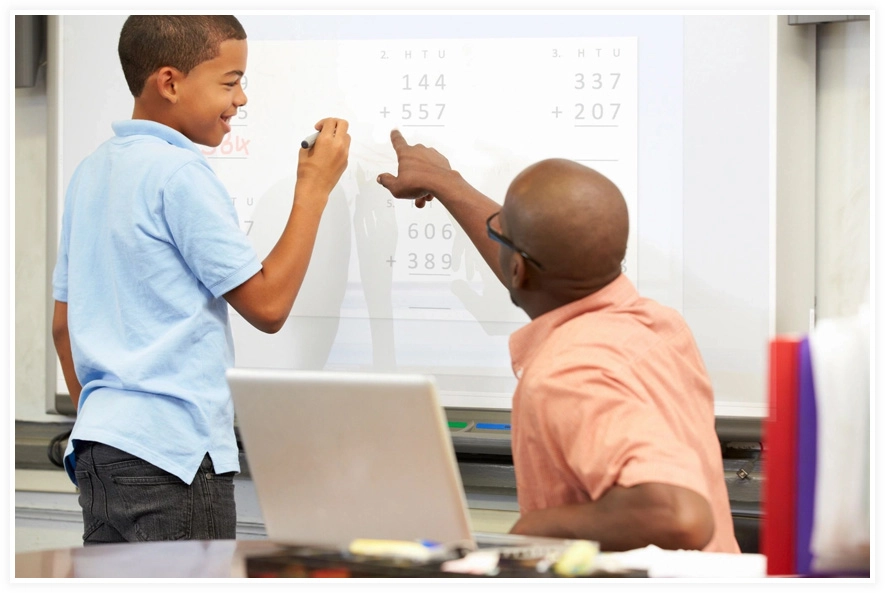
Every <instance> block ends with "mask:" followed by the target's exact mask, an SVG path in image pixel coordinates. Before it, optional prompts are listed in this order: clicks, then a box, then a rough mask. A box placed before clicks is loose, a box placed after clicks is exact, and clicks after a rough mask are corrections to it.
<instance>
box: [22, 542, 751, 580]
mask: <svg viewBox="0 0 885 593" xmlns="http://www.w3.org/2000/svg"><path fill="white" fill-rule="evenodd" d="M290 549H291V548H290ZM286 550H287V547H286V546H283V545H281V544H277V543H274V542H272V541H270V540H216V541H194V540H186V541H171V542H145V543H134V544H105V545H99V546H89V547H79V546H78V547H73V548H63V549H56V550H43V551H36V552H23V553H20V554H16V556H15V575H14V576H15V578H16V579H22V578H71V577H80V578H167V579H181V578H212V579H216V578H245V577H246V558H247V556H270V555H273V554H274V553H279V552H285V551H286ZM607 556H609V555H607ZM610 556H611V557H612V558H614V557H620V562H621V563H622V564H623V565H624V567H631V568H633V569H637V570H638V569H640V568H648V575H649V576H661V577H700V578H732V579H735V578H737V579H760V578H764V577H765V558H764V557H763V556H760V555H758V554H708V553H704V552H688V551H678V552H674V551H666V550H660V549H657V548H654V546H649V548H643V549H641V550H635V551H632V552H624V553H617V554H611V555H610ZM643 572H644V571H643ZM404 576H405V575H404ZM411 576H415V575H411ZM452 576H457V575H454V574H453V575H452ZM463 576H466V575H463ZM501 576H504V575H503V574H502V575H501ZM510 576H513V575H510ZM518 576H523V575H518ZM526 576H530V575H526ZM531 576H542V575H538V574H537V573H535V574H534V575H531ZM599 576H602V575H599ZM612 576H614V575H612ZM621 576H636V574H635V573H633V574H630V573H629V572H628V573H625V574H622V575H621Z"/></svg>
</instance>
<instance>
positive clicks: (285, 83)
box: [51, 13, 774, 416]
mask: <svg viewBox="0 0 885 593" xmlns="http://www.w3.org/2000/svg"><path fill="white" fill-rule="evenodd" d="M239 18H240V20H241V22H242V23H243V25H244V27H245V29H246V31H247V33H248V36H249V59H248V68H247V72H246V76H245V78H244V81H243V83H244V87H245V92H246V94H247V96H248V99H249V101H248V104H247V105H246V106H245V107H244V108H242V109H241V110H240V112H239V114H238V119H237V120H236V121H235V122H234V126H233V130H232V132H231V133H230V134H229V135H228V136H227V137H226V138H225V139H224V141H223V142H222V144H221V145H220V146H218V147H215V148H209V147H207V148H205V150H204V151H203V152H204V154H205V155H206V157H207V158H208V159H209V161H210V163H211V164H212V166H213V168H215V170H216V172H217V173H218V175H219V177H220V178H221V180H222V181H223V182H224V184H225V185H226V187H227V188H228V190H229V192H230V194H231V197H232V199H233V200H234V204H235V206H236V209H237V212H238V215H239V217H240V224H241V227H242V228H243V230H244V231H245V232H247V233H248V234H249V237H250V238H251V239H252V241H253V244H254V245H255V247H256V250H257V251H258V253H259V256H260V257H262V258H263V257H264V255H266V254H267V252H268V251H269V250H270V248H271V247H272V246H273V244H274V243H275V242H276V240H277V238H278V237H279V234H280V233H281V232H282V229H283V225H284V224H285V220H286V218H287V216H288V213H289V210H290V207H291V199H292V191H293V187H294V182H295V169H296V165H297V154H298V147H299V142H300V140H301V139H302V138H304V137H305V136H306V135H307V134H309V133H310V132H311V131H312V129H313V125H314V123H315V122H316V121H317V120H319V119H321V118H323V117H327V116H336V117H343V118H345V119H347V120H349V122H350V134H351V136H352V139H353V141H352V145H351V153H350V159H349V166H348V168H347V170H346V171H345V173H344V175H343V176H342V178H341V181H340V183H339V184H338V186H337V187H336V188H335V190H334V191H333V193H332V195H331V197H330V200H329V204H328V206H327V209H326V212H325V214H324V216H323V220H322V223H321V225H320V231H319V235H318V238H317V243H316V247H315V250H314V256H313V259H312V261H311V265H310V268H309V270H308V273H307V277H306V278H305V282H304V285H303V289H302V291H301V293H300V294H299V296H298V298H297V300H296V303H295V306H294V308H293V311H292V314H291V317H290V319H289V320H288V322H287V323H286V324H285V326H284V328H283V329H282V330H281V331H280V332H279V333H278V334H274V335H266V334H262V333H261V332H259V331H257V330H255V329H253V328H252V327H251V326H249V325H248V323H246V322H245V321H244V320H243V319H242V318H241V317H239V316H238V315H237V314H236V313H235V312H234V311H233V310H231V317H232V326H233V332H234V339H235V347H236V362H237V366H241V367H265V368H293V369H316V370H319V369H326V370H346V371H368V372H373V371H374V372H391V371H398V372H409V373H413V372H417V373H428V374H432V375H434V376H435V377H436V380H437V383H438V386H439V389H440V395H441V400H442V403H443V405H445V406H447V407H476V408H493V409H501V408H503V409H507V408H509V407H510V396H511V394H512V391H513V388H514V386H515V379H514V377H513V374H512V371H511V369H510V358H509V350H508V342H507V340H508V336H509V335H510V333H512V332H513V331H514V330H515V329H517V328H519V327H521V326H522V325H524V324H525V323H526V322H527V321H528V318H527V317H526V315H525V314H524V313H523V312H522V311H520V310H519V309H517V308H516V307H515V306H513V305H512V304H511V302H510V300H509V296H508V295H507V293H506V291H505V290H504V289H503V287H501V285H500V284H499V283H498V281H497V279H496V278H495V277H494V275H493V274H492V272H491V270H490V269H489V268H488V266H487V265H486V264H485V263H484V262H483V261H482V259H481V257H480V256H479V255H478V253H477V252H476V250H475V249H474V248H473V246H472V245H471V244H470V243H469V241H468V240H467V238H466V236H465V235H464V233H463V232H462V231H461V229H460V228H459V227H458V225H457V224H455V223H454V221H453V220H452V219H451V218H450V217H449V216H448V214H447V213H446V212H445V209H444V208H442V206H440V205H439V204H438V203H435V202H431V204H430V205H429V207H427V208H424V209H417V208H414V206H413V205H412V204H411V203H410V202H408V201H398V200H395V199H394V198H392V196H390V194H389V193H388V192H387V191H386V190H384V189H383V188H382V187H381V186H379V185H378V184H377V183H376V182H375V178H376V177H377V175H378V174H379V173H381V172H385V171H388V172H395V171H396V162H395V157H394V154H393V150H392V148H391V147H390V143H389V133H390V130H391V129H392V128H398V129H400V130H401V131H402V132H403V134H404V135H405V137H406V139H407V140H408V141H409V142H410V143H417V142H421V143H424V144H427V145H430V146H434V147H436V148H438V149H439V150H440V151H441V152H442V153H443V154H445V155H446V156H447V157H448V158H449V160H450V162H451V164H452V166H453V167H454V168H455V169H457V170H458V171H460V172H461V174H462V175H463V176H464V177H465V178H466V179H467V180H468V181H469V182H470V183H472V184H473V185H475V186H476V187H477V188H478V189H480V190H481V191H483V192H484V193H485V194H487V195H489V196H490V197H492V198H493V199H496V200H498V201H501V200H502V199H503V196H504V194H505V192H506V189H507V186H508V185H509V183H510V181H511V180H512V178H513V177H514V176H515V175H516V174H517V173H518V172H519V171H521V170H522V169H523V168H524V167H526V166H528V165H529V164H531V163H533V162H535V161H538V160H540V159H543V158H549V157H564V158H569V159H573V160H577V161H580V162H582V163H584V164H586V165H588V166H590V167H593V168H595V169H597V170H599V171H601V172H602V173H604V174H606V175H607V176H609V177H610V178H611V179H612V180H613V181H614V182H615V183H616V184H617V185H618V186H619V187H620V189H621V191H622V192H623V193H624V195H625V197H626V199H627V202H628V208H629V211H630V218H631V226H630V238H629V243H628V250H627V257H626V259H625V262H624V266H625V270H626V274H627V275H628V276H629V277H630V278H631V280H632V281H633V282H634V283H635V284H636V285H637V286H638V288H639V290H640V292H641V293H642V294H643V295H645V296H648V297H651V298H655V299H657V300H659V301H660V302H662V303H664V304H666V305H669V306H671V307H673V308H675V309H677V310H679V311H680V312H682V313H683V315H684V316H685V317H686V319H687V320H688V322H689V325H690V326H691V327H692V330H693V331H694V333H695V336H696V338H697V341H698V343H699V346H700V348H701V351H702V354H703V356H704V359H705V362H706V363H707V366H708V370H709V371H710V375H711V378H712V380H713V384H714V388H715V393H716V402H717V414H719V415H729V416H734V415H737V416H763V415H764V414H765V403H764V402H765V372H766V366H765V365H766V358H765V352H766V350H765V343H766V341H767V339H768V335H769V327H770V321H771V316H772V312H771V310H770V309H771V308H770V303H769V300H770V299H769V296H770V291H771V288H770V281H771V277H770V263H769V259H770V249H771V240H770V237H769V234H770V232H769V210H770V203H771V199H772V198H771V190H770V185H771V184H770V162H771V158H772V147H771V144H772V143H771V140H770V138H771V129H772V121H771V115H770V114H771V107H770V105H771V101H772V88H771V82H770V79H771V60H772V56H771V55H770V54H771V51H772V49H771V48H772V43H771V36H772V29H773V26H774V24H773V23H774V21H773V19H774V17H773V16H771V17H770V16H690V17H682V16H675V15H649V16H641V15H625V16H617V15H594V14H586V13H585V14H577V15H567V14H550V15H538V14H534V15H528V14H526V15H518V14H498V15H494V14H487V15H475V14H463V15H456V14H440V15H419V14H408V15H406V14H403V15H396V14H366V15H301V14H286V15H268V14H253V15H243V16H240V17H239ZM124 20H125V15H116V16H79V15H66V16H63V17H60V18H59V27H58V31H57V34H58V39H59V43H58V51H57V53H56V56H55V57H56V58H57V59H58V60H60V70H59V80H60V83H59V88H58V90H57V97H54V107H55V108H56V109H57V116H58V118H59V137H58V139H57V141H58V147H59V149H58V155H59V159H58V168H59V169H58V186H57V187H55V188H54V191H55V198H56V199H57V204H58V210H59V211H58V213H57V214H58V217H59V219H60V215H61V212H60V210H61V204H62V203H63V192H64V188H65V186H66V185H67V181H68V180H69V179H70V176H71V174H72V172H73V169H74V168H75V167H76V165H77V164H78V163H79V161H80V160H81V159H82V158H83V157H85V156H86V155H87V154H88V153H89V152H91V151H92V150H94V148H95V147H96V146H98V144H100V143H101V142H102V141H104V140H105V139H107V138H108V137H109V136H110V135H111V133H112V132H111V129H110V123H111V122H112V121H114V120H118V119H126V118H128V117H129V116H130V115H131V109H132V99H131V96H130V95H129V92H128V90H127V88H126V85H125V81H124V80H123V75H122V72H121V71H120V67H119V63H118V60H117V57H116V45H117V39H118V36H119V30H120V27H121V26H122V23H123V21H124ZM56 232H57V231H56ZM51 265H54V261H52V262H51ZM58 388H59V390H60V392H64V390H65V388H64V383H63V380H62V379H61V373H60V372H59V373H58Z"/></svg>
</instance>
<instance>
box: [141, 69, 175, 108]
mask: <svg viewBox="0 0 885 593" xmlns="http://www.w3.org/2000/svg"><path fill="white" fill-rule="evenodd" d="M152 78H153V80H152V81H149V82H153V85H154V87H155V88H156V89H157V94H158V95H159V96H160V98H162V99H165V100H167V101H169V102H170V103H173V104H175V103H178V98H179V93H178V91H179V89H178V83H179V82H180V81H181V79H182V78H183V76H182V74H181V71H179V70H178V69H176V68H173V67H172V66H163V67H162V68H160V69H159V70H157V71H156V72H154V74H153V75H152Z"/></svg>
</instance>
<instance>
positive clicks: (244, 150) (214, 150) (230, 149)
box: [201, 134, 251, 159]
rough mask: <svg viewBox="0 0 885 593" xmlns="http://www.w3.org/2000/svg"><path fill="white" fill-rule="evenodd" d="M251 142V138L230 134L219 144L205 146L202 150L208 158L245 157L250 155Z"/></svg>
mask: <svg viewBox="0 0 885 593" xmlns="http://www.w3.org/2000/svg"><path fill="white" fill-rule="evenodd" d="M249 142H251V141H250V140H249V139H247V138H243V137H242V136H239V135H236V134H228V135H227V136H225V137H224V140H222V141H221V144H219V145H218V146H216V147H204V148H202V149H201V151H202V153H203V154H204V155H206V157H208V158H216V159H225V158H227V159H244V158H246V157H248V156H249Z"/></svg>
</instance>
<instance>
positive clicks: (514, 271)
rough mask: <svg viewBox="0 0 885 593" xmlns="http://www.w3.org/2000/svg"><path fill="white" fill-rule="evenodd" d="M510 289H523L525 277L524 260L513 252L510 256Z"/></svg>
mask: <svg viewBox="0 0 885 593" xmlns="http://www.w3.org/2000/svg"><path fill="white" fill-rule="evenodd" d="M509 273H510V287H511V288H523V287H524V286H525V283H526V280H527V279H528V278H527V275H526V269H525V258H523V257H522V256H521V255H520V254H518V253H516V252H515V251H514V252H513V253H512V255H511V256H510V268H509Z"/></svg>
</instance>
